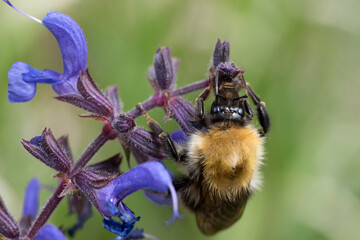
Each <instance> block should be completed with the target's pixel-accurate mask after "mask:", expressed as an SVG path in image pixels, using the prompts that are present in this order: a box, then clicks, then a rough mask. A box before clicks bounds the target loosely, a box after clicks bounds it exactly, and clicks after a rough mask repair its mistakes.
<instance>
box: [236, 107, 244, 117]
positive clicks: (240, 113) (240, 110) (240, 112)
mask: <svg viewBox="0 0 360 240" xmlns="http://www.w3.org/2000/svg"><path fill="white" fill-rule="evenodd" d="M237 112H238V114H239V115H240V116H242V114H243V109H242V108H239V109H238V110H237Z"/></svg>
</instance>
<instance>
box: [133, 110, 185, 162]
mask: <svg viewBox="0 0 360 240" xmlns="http://www.w3.org/2000/svg"><path fill="white" fill-rule="evenodd" d="M136 107H138V108H139V109H140V110H141V111H142V114H143V115H144V116H145V118H146V120H147V125H148V127H149V128H150V129H151V131H152V132H153V133H155V134H156V135H157V136H158V137H159V138H160V139H161V141H162V142H163V145H164V148H165V150H166V153H167V154H168V155H169V156H170V157H172V158H173V159H175V160H176V161H180V157H179V154H178V152H177V150H176V147H175V144H174V142H173V140H172V139H171V136H170V135H169V134H168V133H167V132H165V131H164V130H163V129H162V128H161V126H160V124H159V123H158V122H157V121H155V120H154V119H152V118H151V117H150V116H149V115H148V114H147V112H146V111H145V110H144V109H143V108H142V106H141V104H137V105H136Z"/></svg>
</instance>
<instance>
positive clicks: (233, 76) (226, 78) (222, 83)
mask: <svg viewBox="0 0 360 240" xmlns="http://www.w3.org/2000/svg"><path fill="white" fill-rule="evenodd" d="M243 73H244V70H243V69H242V68H241V67H236V66H235V64H234V63H228V62H227V63H221V64H219V65H218V66H217V68H216V76H215V83H214V84H215V86H214V87H215V95H219V91H225V89H224V88H227V89H228V90H230V89H232V91H235V92H238V91H240V89H241V87H242V82H241V79H240V77H241V76H242V74H243Z"/></svg>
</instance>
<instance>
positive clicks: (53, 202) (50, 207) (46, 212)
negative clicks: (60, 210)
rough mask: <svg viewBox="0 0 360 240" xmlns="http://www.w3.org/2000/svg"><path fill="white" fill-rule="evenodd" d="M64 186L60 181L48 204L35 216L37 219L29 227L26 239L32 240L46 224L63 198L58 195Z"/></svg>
mask: <svg viewBox="0 0 360 240" xmlns="http://www.w3.org/2000/svg"><path fill="white" fill-rule="evenodd" d="M64 187H65V184H64V181H63V180H61V181H60V183H59V185H58V187H57V188H56V190H55V192H54V193H53V195H52V196H51V197H50V199H49V200H48V202H47V203H46V205H45V207H44V208H43V209H42V211H41V212H40V214H39V215H38V216H37V218H36V219H35V221H34V224H33V225H32V226H31V228H30V231H29V233H28V237H29V238H30V239H34V237H35V235H36V234H37V233H38V231H39V230H40V228H42V226H44V224H45V223H46V222H47V220H48V219H49V217H50V216H51V214H52V213H53V212H54V210H55V209H56V207H57V206H58V204H59V203H60V202H61V200H62V199H63V198H64V197H63V196H61V197H60V194H61V193H62V191H63V190H64Z"/></svg>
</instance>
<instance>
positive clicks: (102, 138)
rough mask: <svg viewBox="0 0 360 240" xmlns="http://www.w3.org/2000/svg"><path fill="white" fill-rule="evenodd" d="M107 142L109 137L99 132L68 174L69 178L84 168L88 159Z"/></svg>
mask: <svg viewBox="0 0 360 240" xmlns="http://www.w3.org/2000/svg"><path fill="white" fill-rule="evenodd" d="M108 140H109V136H108V135H107V134H105V133H104V132H103V131H101V133H100V135H99V136H98V137H97V138H96V139H95V140H94V141H93V142H92V143H91V144H90V146H89V147H88V148H87V149H86V150H85V152H84V153H83V154H82V155H81V157H80V158H79V160H78V161H77V162H76V164H75V166H74V168H73V169H72V171H71V173H70V178H72V177H73V176H75V175H76V174H77V173H79V171H80V170H81V169H82V168H83V167H85V165H86V164H87V163H88V162H89V161H90V159H91V158H92V157H93V156H94V155H95V154H96V153H97V152H98V151H99V149H100V148H101V147H102V146H103V145H104V144H105V143H106V142H107V141H108Z"/></svg>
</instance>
